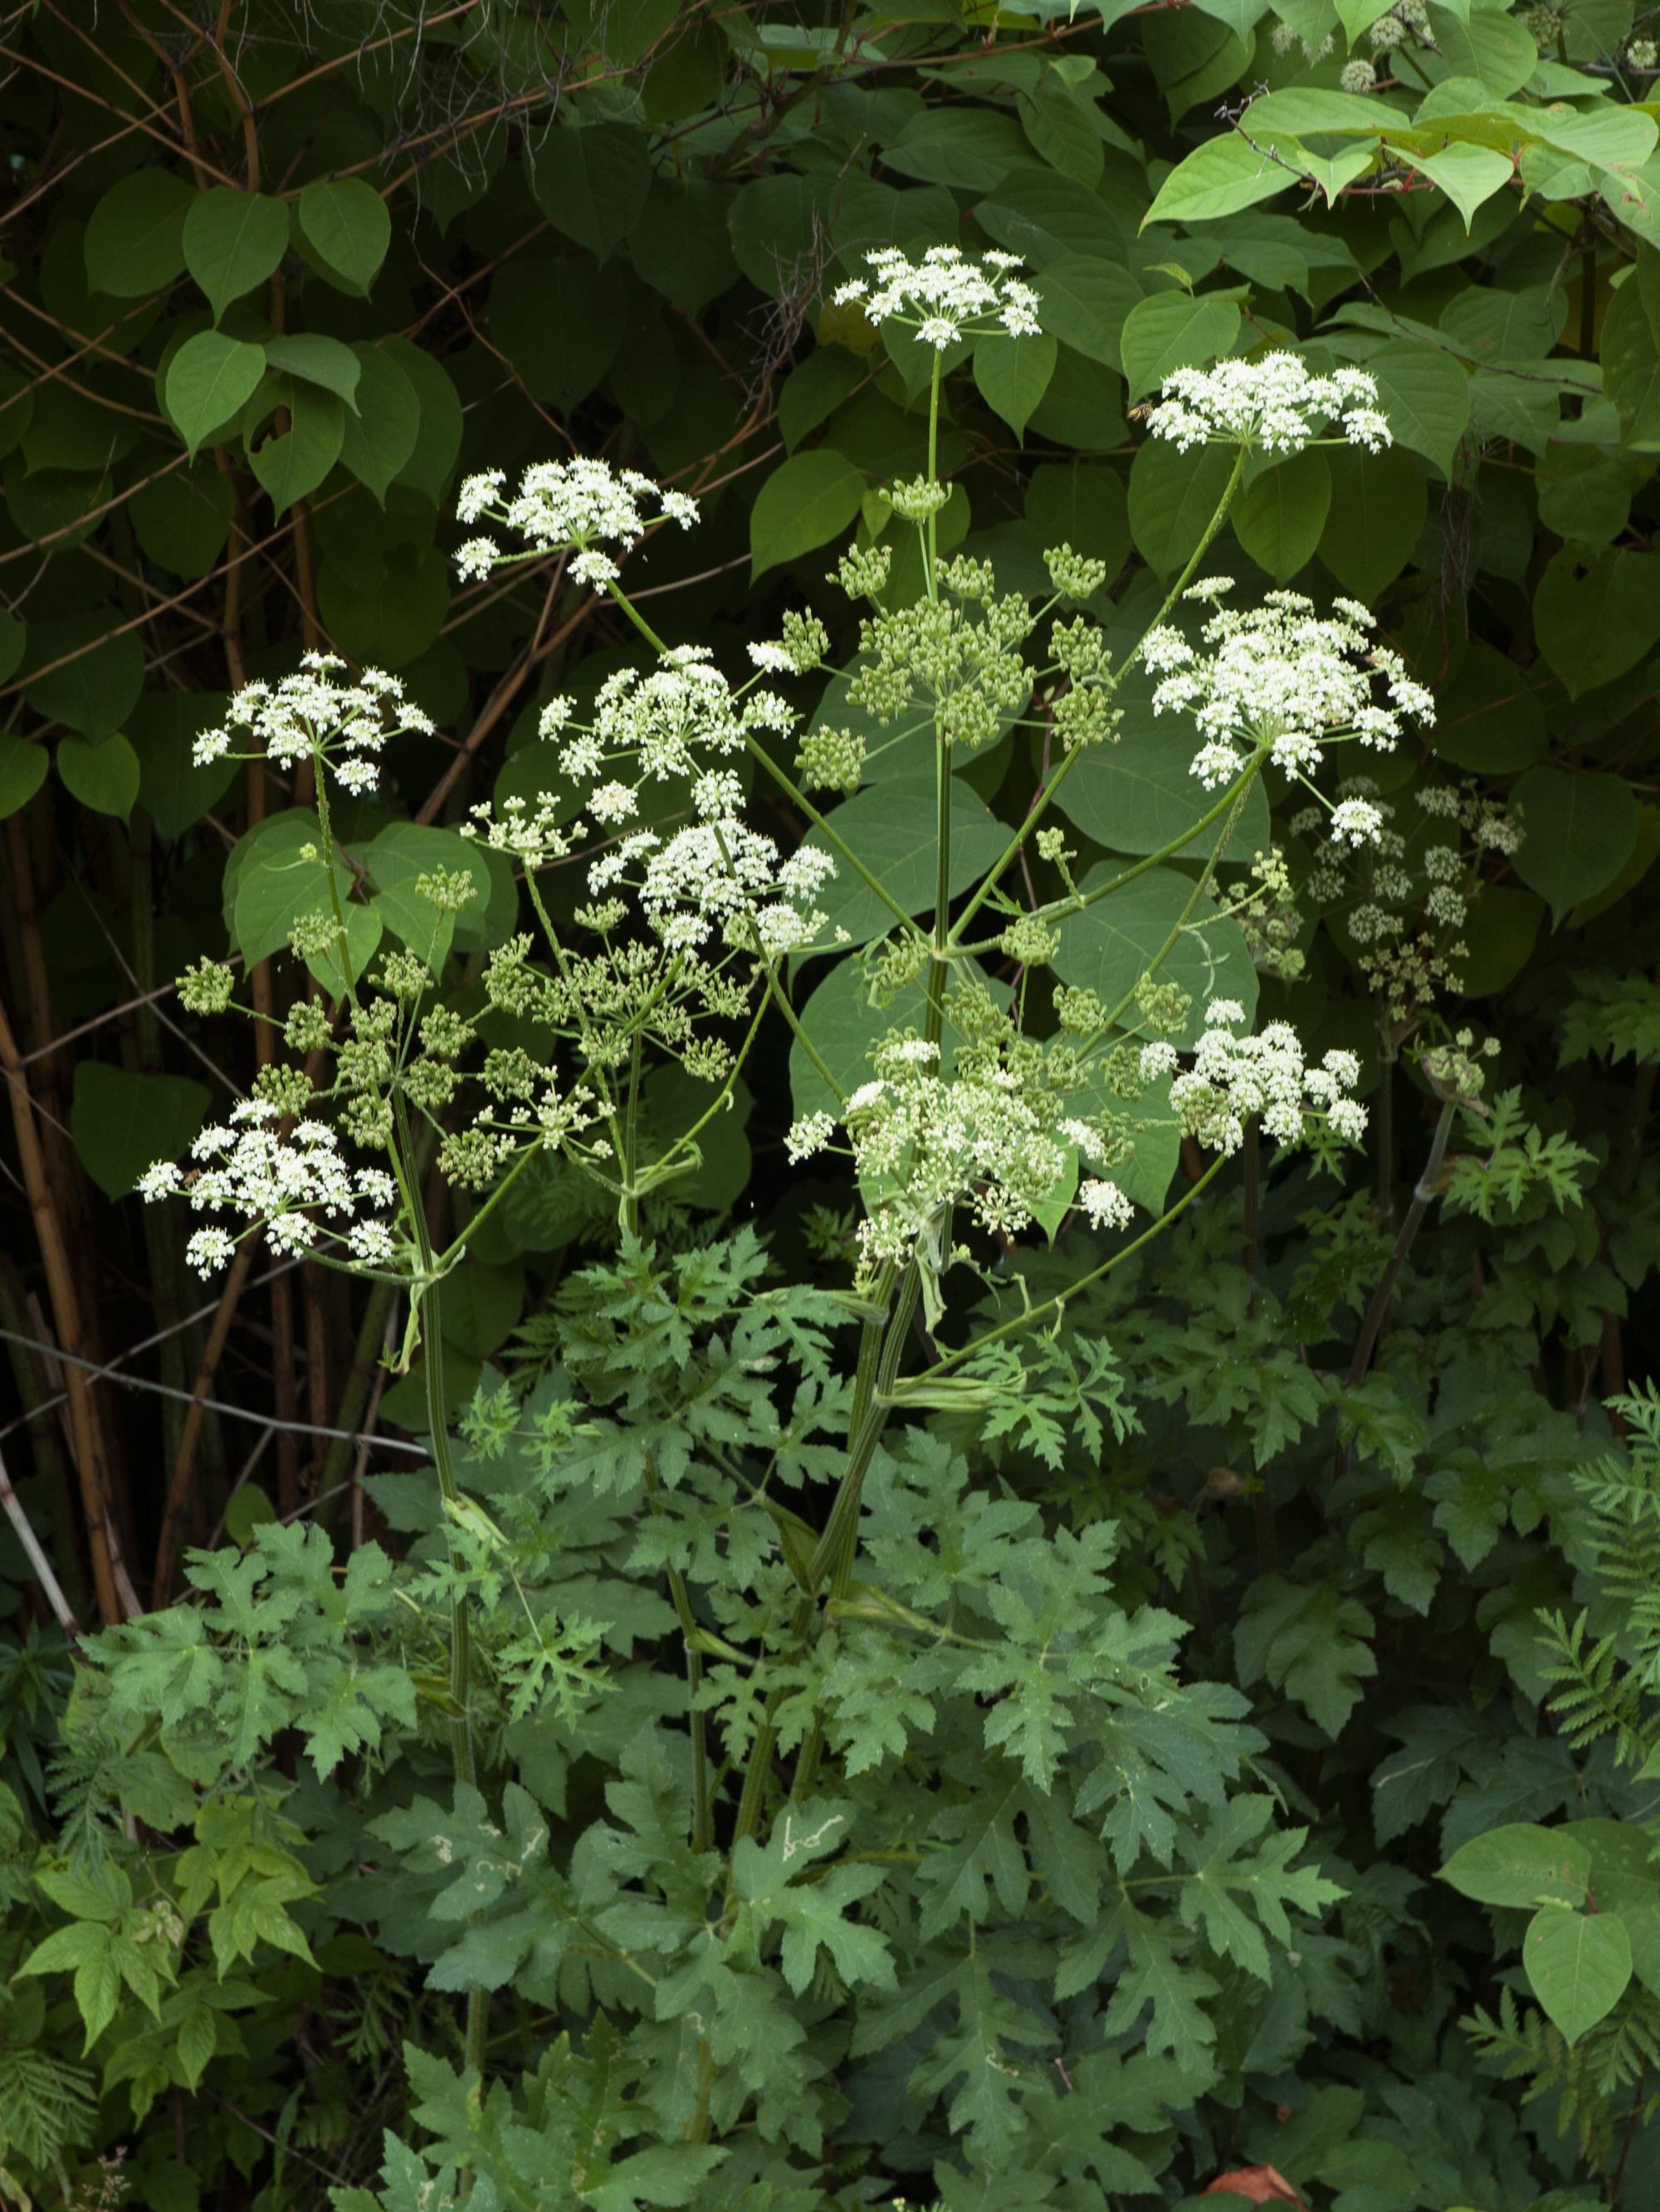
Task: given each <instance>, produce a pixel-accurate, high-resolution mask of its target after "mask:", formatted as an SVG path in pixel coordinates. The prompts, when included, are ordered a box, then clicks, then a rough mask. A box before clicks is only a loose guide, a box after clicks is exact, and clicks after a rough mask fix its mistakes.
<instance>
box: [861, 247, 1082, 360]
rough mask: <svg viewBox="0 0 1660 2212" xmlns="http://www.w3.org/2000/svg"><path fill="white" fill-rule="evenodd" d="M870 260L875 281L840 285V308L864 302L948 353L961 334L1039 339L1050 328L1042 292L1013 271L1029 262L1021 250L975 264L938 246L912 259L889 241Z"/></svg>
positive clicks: (880, 318) (879, 317) (879, 318)
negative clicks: (1042, 313) (1040, 315)
mask: <svg viewBox="0 0 1660 2212" xmlns="http://www.w3.org/2000/svg"><path fill="white" fill-rule="evenodd" d="M865 258H866V261H867V262H868V263H869V264H870V267H871V275H870V276H869V278H868V279H866V278H865V277H862V276H855V277H854V278H853V279H852V281H851V282H850V283H846V284H841V285H838V286H837V287H836V291H835V293H834V294H833V295H832V297H833V298H834V301H835V303H836V306H837V307H845V306H847V305H848V303H849V302H850V301H854V300H857V301H860V302H861V304H862V305H863V307H864V310H865V313H866V316H867V317H868V318H869V319H870V320H871V321H872V322H873V323H885V322H897V323H898V324H899V325H901V327H902V328H904V329H908V330H914V331H915V332H916V335H917V337H919V338H920V339H921V341H922V343H923V344H924V345H931V346H934V347H937V348H938V349H939V351H940V352H942V353H943V352H944V351H945V349H946V347H947V346H948V345H954V344H955V343H956V342H957V340H958V338H960V337H975V336H983V335H985V334H987V333H988V332H990V331H994V330H1004V331H1007V332H1008V333H1009V335H1010V337H1037V335H1038V333H1039V332H1040V331H1041V330H1042V329H1043V325H1042V324H1041V323H1040V322H1039V321H1038V319H1037V309H1038V305H1039V301H1038V296H1037V293H1036V292H1035V291H1034V290H1033V289H1032V288H1031V285H1030V284H1028V283H1026V282H1025V278H1024V277H1021V276H1017V275H1016V274H1015V273H1014V272H1015V271H1016V270H1018V269H1022V268H1024V267H1025V263H1024V262H1022V261H1021V259H1020V258H1019V256H1018V254H1013V253H986V254H982V255H981V257H980V258H979V259H978V260H977V261H976V259H974V258H972V257H971V256H970V255H969V254H966V253H964V252H963V251H962V249H961V248H960V247H959V246H930V247H929V248H928V250H927V252H926V253H925V254H924V255H923V256H922V258H921V261H912V260H910V259H909V258H907V256H906V255H905V254H903V253H902V252H900V250H899V248H898V247H897V246H879V247H877V248H876V250H875V251H874V252H871V253H867V254H866V256H865Z"/></svg>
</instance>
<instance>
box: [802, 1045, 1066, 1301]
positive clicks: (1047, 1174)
mask: <svg viewBox="0 0 1660 2212" xmlns="http://www.w3.org/2000/svg"><path fill="white" fill-rule="evenodd" d="M842 1121H843V1123H844V1125H845V1127H846V1129H847V1133H848V1139H850V1141H851V1145H852V1148H853V1154H854V1161H855V1163H856V1164H857V1167H858V1171H859V1176H860V1181H861V1182H863V1183H864V1184H865V1185H866V1188H867V1190H874V1189H877V1188H879V1189H880V1191H881V1197H880V1199H879V1200H877V1201H876V1202H875V1203H874V1204H873V1207H872V1211H871V1212H870V1215H869V1217H868V1218H866V1220H865V1221H864V1222H863V1223H862V1224H861V1225H860V1231H859V1237H860V1249H861V1252H862V1255H863V1259H864V1262H865V1264H866V1267H870V1266H873V1265H876V1264H879V1263H880V1262H881V1261H886V1260H903V1259H905V1258H907V1257H909V1254H910V1252H911V1249H912V1248H913V1247H914V1246H915V1245H916V1244H917V1243H919V1241H921V1242H924V1243H926V1242H927V1241H928V1240H929V1239H931V1238H935V1237H937V1234H938V1229H939V1224H940V1223H941V1222H942V1221H943V1220H944V1219H945V1218H946V1216H947V1215H948V1214H949V1213H951V1212H952V1211H953V1210H957V1209H960V1210H962V1211H963V1212H965V1213H966V1214H967V1215H969V1216H970V1218H972V1219H973V1220H975V1221H976V1222H978V1224H979V1225H980V1226H981V1227H982V1229H985V1230H988V1231H990V1232H991V1233H992V1234H993V1235H994V1236H999V1237H1010V1236H1013V1235H1017V1234H1018V1232H1019V1231H1021V1230H1023V1229H1025V1228H1027V1227H1029V1226H1030V1225H1031V1221H1032V1219H1033V1218H1034V1216H1035V1213H1036V1212H1037V1207H1038V1206H1040V1205H1041V1204H1043V1201H1044V1200H1046V1199H1048V1198H1049V1197H1052V1196H1053V1195H1054V1194H1055V1187H1056V1185H1057V1183H1058V1182H1059V1180H1060V1178H1061V1175H1062V1173H1063V1171H1064V1170H1065V1168H1066V1166H1067V1159H1068V1157H1069V1155H1068V1152H1067V1147H1066V1145H1065V1142H1064V1140H1063V1139H1061V1136H1060V1135H1059V1134H1058V1133H1057V1131H1056V1128H1055V1125H1054V1116H1053V1109H1052V1105H1051V1103H1050V1101H1049V1099H1048V1098H1047V1097H1045V1096H1044V1095H1043V1093H1042V1092H1041V1091H1037V1092H1035V1093H1034V1092H1031V1091H1029V1090H1028V1088H1027V1086H1026V1085H1025V1083H1024V1082H1023V1081H1022V1079H1021V1078H1020V1077H1019V1076H1018V1075H1017V1074H1016V1073H1014V1072H1013V1071H1012V1069H1011V1068H1010V1067H1009V1066H1007V1065H1006V1060H1005V1059H1004V1057H1003V1054H1002V1053H1001V1052H1000V1050H999V1049H998V1048H997V1046H996V1045H995V1044H994V1043H992V1042H985V1043H982V1044H976V1045H973V1046H970V1045H966V1044H965V1045H964V1047H963V1048H961V1049H959V1052H958V1058H957V1064H956V1066H955V1067H954V1068H953V1069H952V1072H951V1073H950V1074H948V1075H946V1074H942V1073H940V1071H939V1047H938V1046H937V1045H934V1044H930V1043H928V1042H926V1041H925V1040H924V1039H922V1038H921V1037H915V1036H890V1037H889V1038H888V1040H887V1042H885V1044H883V1045H881V1046H879V1048H878V1049H877V1052H876V1054H875V1058H874V1074H873V1079H871V1080H870V1081H868V1082H866V1083H861V1084H860V1085H859V1087H858V1088H857V1089H856V1090H855V1091H854V1092H853V1094H852V1096H851V1097H849V1098H848V1101H847V1103H846V1105H845V1106H844V1108H843V1109H842ZM821 1130H822V1124H821V1123H819V1122H818V1120H817V1117H814V1125H813V1127H812V1128H811V1129H810V1130H809V1129H804V1130H803V1135H804V1138H806V1139H814V1138H818V1136H819V1135H820V1133H821Z"/></svg>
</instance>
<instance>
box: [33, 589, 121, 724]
mask: <svg viewBox="0 0 1660 2212" xmlns="http://www.w3.org/2000/svg"><path fill="white" fill-rule="evenodd" d="M25 669H26V674H25V679H24V690H25V693H26V695H27V699H28V702H29V704H30V706H32V707H33V708H34V710H35V712H36V713H37V714H44V715H45V716H46V719H47V720H48V721H53V722H61V723H63V724H64V726H65V727H66V728H68V729H71V730H73V731H75V732H76V733H77V734H78V735H79V736H81V737H83V738H91V739H92V740H93V741H94V744H95V743H96V742H97V741H98V740H99V739H100V738H109V737H113V736H114V735H115V733H116V732H117V731H118V730H119V728H120V727H121V726H122V724H123V723H124V722H125V720H126V718H127V716H128V714H130V713H131V709H132V707H133V704H134V702H135V701H136V700H137V697H138V695H139V693H140V692H141V691H142V690H143V686H144V648H143V645H142V643H141V642H140V640H139V635H138V632H137V629H135V628H134V627H133V625H132V624H131V623H128V622H125V621H124V620H123V619H122V617H120V616H119V615H118V614H117V613H116V612H115V611H114V610H113V609H112V608H100V609H98V610H97V611H94V612H93V613H90V614H84V615H69V616H66V617H64V620H63V621H61V622H41V623H34V624H33V626H32V627H31V629H30V630H29V634H28V658H27V661H26V663H25ZM27 671H39V672H38V673H29V672H27Z"/></svg>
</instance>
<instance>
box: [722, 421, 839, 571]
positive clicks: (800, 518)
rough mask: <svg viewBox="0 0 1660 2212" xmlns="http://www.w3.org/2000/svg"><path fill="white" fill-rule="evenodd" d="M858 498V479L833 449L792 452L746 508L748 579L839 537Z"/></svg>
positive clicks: (816, 448)
mask: <svg viewBox="0 0 1660 2212" xmlns="http://www.w3.org/2000/svg"><path fill="white" fill-rule="evenodd" d="M864 496H865V480H864V478H863V477H861V476H860V473H859V471H858V470H857V469H856V468H854V465H853V463H852V462H851V461H850V460H848V458H847V456H846V455H845V454H844V453H837V452H836V449H835V448H834V447H830V446H818V447H814V448H813V450H812V452H811V453H792V454H791V456H790V458H789V459H788V460H787V461H785V462H784V463H783V464H782V465H781V467H779V468H776V469H775V470H774V471H773V472H772V474H771V475H770V476H769V477H768V478H767V480H766V482H765V483H763V485H762V487H761V489H760V491H759V493H758V494H757V497H756V501H755V505H754V506H753V507H752V508H751V510H750V574H751V579H753V578H755V577H757V576H760V575H763V574H765V573H766V571H767V570H768V569H769V568H777V567H778V565H779V563H780V562H784V561H794V560H795V559H797V558H798V557H799V556H800V555H801V554H803V553H812V552H813V551H815V550H817V548H818V547H819V546H820V545H828V544H830V541H831V539H832V538H840V537H841V536H842V534H843V532H845V531H847V530H848V528H849V526H851V524H852V523H853V521H854V517H855V516H856V515H857V514H858V513H859V508H860V502H861V501H862V500H863V498H864Z"/></svg>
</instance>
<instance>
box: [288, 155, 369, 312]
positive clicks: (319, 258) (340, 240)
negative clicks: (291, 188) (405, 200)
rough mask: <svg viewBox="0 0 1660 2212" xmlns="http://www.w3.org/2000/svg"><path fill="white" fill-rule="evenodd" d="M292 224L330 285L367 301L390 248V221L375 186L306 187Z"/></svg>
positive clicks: (335, 183) (351, 182)
mask: <svg viewBox="0 0 1660 2212" xmlns="http://www.w3.org/2000/svg"><path fill="white" fill-rule="evenodd" d="M295 222H297V224H298V225H299V229H300V235H301V240H303V241H304V243H305V244H306V245H307V246H309V248H310V249H311V252H312V253H313V256H314V258H315V260H316V263H317V265H318V267H319V269H320V270H322V272H323V274H324V275H325V276H327V278H328V279H329V281H330V282H331V283H333V284H337V285H338V286H339V288H340V289H341V290H342V291H344V292H352V293H355V294H356V295H357V296H358V297H359V298H360V299H367V298H368V293H369V287H370V285H371V284H373V283H374V279H375V276H376V274H377V273H378V271H379V270H380V264H381V263H382V262H383V261H384V260H385V259H386V248H387V246H389V245H390V244H391V243H392V217H391V216H390V214H389V213H388V212H387V210H386V202H385V200H383V199H382V198H381V197H380V193H379V192H377V191H375V189H374V185H370V184H366V183H365V182H364V180H363V179H362V177H339V178H336V179H333V180H332V181H331V182H327V183H324V182H320V181H318V182H313V183H311V184H308V185H306V186H305V187H304V189H303V190H302V191H301V194H300V197H299V198H298V200H296V201H295Z"/></svg>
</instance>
